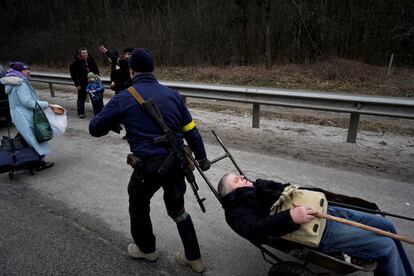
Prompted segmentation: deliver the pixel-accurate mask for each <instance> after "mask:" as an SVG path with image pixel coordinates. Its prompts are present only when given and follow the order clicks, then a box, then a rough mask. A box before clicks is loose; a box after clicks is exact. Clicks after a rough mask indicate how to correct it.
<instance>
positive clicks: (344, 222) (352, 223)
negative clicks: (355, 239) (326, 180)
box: [313, 213, 414, 244]
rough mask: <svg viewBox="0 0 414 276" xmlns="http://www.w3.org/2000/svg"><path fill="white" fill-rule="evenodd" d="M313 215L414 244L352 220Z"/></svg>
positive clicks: (396, 235) (403, 237)
mask: <svg viewBox="0 0 414 276" xmlns="http://www.w3.org/2000/svg"><path fill="white" fill-rule="evenodd" d="M313 215H314V216H315V217H318V218H324V219H329V220H333V221H336V222H340V223H343V224H348V225H351V226H354V227H358V228H361V229H364V230H367V231H371V232H374V233H376V234H379V235H383V236H386V237H390V238H393V239H396V240H400V241H404V242H407V243H410V244H414V240H413V239H410V238H408V237H406V236H402V235H398V234H394V233H391V232H388V231H384V230H381V229H378V228H375V227H372V226H368V225H365V224H362V223H359V222H355V221H352V220H347V219H344V218H338V217H335V216H331V215H328V214H326V215H324V214H321V213H316V214H313Z"/></svg>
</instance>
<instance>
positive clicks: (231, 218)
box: [217, 173, 414, 276]
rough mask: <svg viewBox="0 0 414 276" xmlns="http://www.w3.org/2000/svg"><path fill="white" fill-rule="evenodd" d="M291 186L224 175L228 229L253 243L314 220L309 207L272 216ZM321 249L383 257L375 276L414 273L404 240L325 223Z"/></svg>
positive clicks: (335, 211)
mask: <svg viewBox="0 0 414 276" xmlns="http://www.w3.org/2000/svg"><path fill="white" fill-rule="evenodd" d="M287 185H289V184H282V183H278V182H275V181H271V180H261V179H257V180H256V181H255V182H251V181H249V180H247V179H246V178H245V177H244V176H238V175H235V174H233V173H229V174H226V175H224V176H223V177H222V179H221V180H220V182H219V185H218V187H217V190H218V193H219V194H220V196H221V197H222V201H223V208H224V210H225V216H226V221H227V223H228V224H229V226H230V227H231V228H232V229H233V230H234V231H235V232H236V233H238V234H239V235H241V236H242V237H244V238H246V239H248V240H250V241H253V242H258V243H264V242H266V238H267V237H281V236H283V235H285V234H288V233H291V232H294V231H296V230H298V229H299V228H300V224H303V223H306V222H309V221H311V220H313V219H314V214H315V211H314V210H312V209H311V208H308V207H306V206H297V207H294V208H291V209H288V210H286V211H283V212H280V213H276V214H274V215H270V208H271V206H272V205H273V203H275V202H276V200H278V199H279V197H280V195H281V194H282V192H283V190H284V188H285V187H286V186H287ZM326 196H327V198H328V195H326ZM328 200H329V198H328ZM328 214H331V215H333V216H337V217H341V218H345V219H349V220H354V221H357V222H359V223H363V224H366V225H369V226H372V227H376V228H380V229H382V230H385V231H388V232H392V233H396V229H395V227H394V225H393V224H392V223H391V222H390V221H388V220H386V219H385V218H384V217H382V216H379V215H373V214H368V213H363V212H359V211H355V210H351V209H346V208H340V207H336V206H328ZM318 249H319V250H321V251H322V252H327V253H336V252H344V253H346V254H348V255H349V256H353V257H357V258H360V259H378V266H377V268H376V269H375V273H374V274H375V275H384V276H385V275H387V276H392V275H395V276H399V275H410V276H412V275H414V273H413V270H412V267H411V264H410V261H409V260H408V257H407V254H406V252H405V250H404V248H403V246H402V244H401V242H400V241H398V240H393V239H391V238H389V237H385V236H380V235H377V234H376V233H373V232H370V231H366V230H363V229H360V228H357V227H353V226H350V225H346V224H342V223H339V222H336V221H331V220H328V221H327V222H326V227H325V230H324V232H323V236H322V240H321V243H320V244H319V248H318Z"/></svg>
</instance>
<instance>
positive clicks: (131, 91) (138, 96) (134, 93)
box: [127, 86, 145, 105]
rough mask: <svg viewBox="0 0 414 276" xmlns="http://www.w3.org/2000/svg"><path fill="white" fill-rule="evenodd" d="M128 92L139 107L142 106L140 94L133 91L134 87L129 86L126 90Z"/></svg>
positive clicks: (142, 100)
mask: <svg viewBox="0 0 414 276" xmlns="http://www.w3.org/2000/svg"><path fill="white" fill-rule="evenodd" d="M127 90H128V92H129V93H130V94H131V95H132V96H133V97H134V98H135V100H137V102H138V103H139V104H140V105H143V104H144V102H145V100H144V98H142V96H141V94H139V92H138V91H137V90H136V89H135V87H133V86H130V87H128V88H127Z"/></svg>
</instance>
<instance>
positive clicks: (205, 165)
mask: <svg viewBox="0 0 414 276" xmlns="http://www.w3.org/2000/svg"><path fill="white" fill-rule="evenodd" d="M197 162H198V165H199V166H200V169H201V170H202V171H203V172H205V171H207V170H208V169H210V167H211V162H210V160H208V159H207V158H205V159H201V160H197Z"/></svg>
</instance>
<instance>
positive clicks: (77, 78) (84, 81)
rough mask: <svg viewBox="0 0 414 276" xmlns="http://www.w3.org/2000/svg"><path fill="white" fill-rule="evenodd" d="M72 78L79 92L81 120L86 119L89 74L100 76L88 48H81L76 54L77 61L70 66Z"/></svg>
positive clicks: (78, 100) (79, 114)
mask: <svg viewBox="0 0 414 276" xmlns="http://www.w3.org/2000/svg"><path fill="white" fill-rule="evenodd" d="M69 72H70V77H71V78H72V80H73V83H74V84H75V87H76V89H77V90H78V99H77V111H78V117H79V118H85V100H86V96H87V93H86V86H87V85H88V77H87V76H88V73H89V72H93V73H95V75H99V69H98V66H97V65H96V63H95V60H94V59H93V58H92V57H90V56H89V54H88V50H87V49H86V48H80V49H79V50H78V51H77V52H76V56H75V61H74V62H73V63H72V64H71V65H70V66H69Z"/></svg>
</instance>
